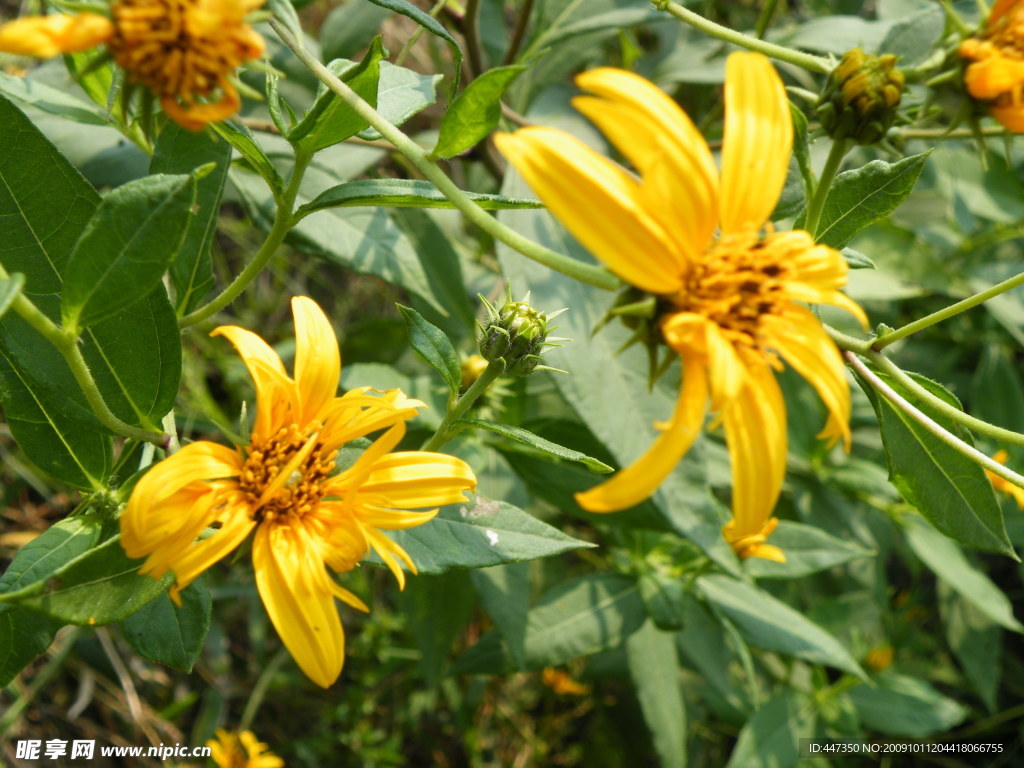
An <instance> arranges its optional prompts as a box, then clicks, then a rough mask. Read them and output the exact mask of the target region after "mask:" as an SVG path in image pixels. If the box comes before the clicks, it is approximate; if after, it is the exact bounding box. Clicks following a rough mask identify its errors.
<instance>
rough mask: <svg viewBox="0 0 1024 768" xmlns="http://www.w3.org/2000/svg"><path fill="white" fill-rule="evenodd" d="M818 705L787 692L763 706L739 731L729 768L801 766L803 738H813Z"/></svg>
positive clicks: (728, 764) (796, 694) (803, 696)
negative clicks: (801, 742) (801, 741)
mask: <svg viewBox="0 0 1024 768" xmlns="http://www.w3.org/2000/svg"><path fill="white" fill-rule="evenodd" d="M816 709H817V707H816V705H815V703H814V702H813V701H812V700H811V699H810V698H809V697H808V696H806V695H805V694H802V693H798V692H797V691H791V690H785V691H782V692H781V693H779V694H777V695H776V696H774V697H773V698H772V699H770V700H769V701H767V702H765V703H764V704H762V705H761V708H760V709H758V710H757V712H755V713H754V716H753V717H751V718H750V719H749V720H747V722H746V724H745V725H744V726H743V729H742V730H741V731H740V735H739V738H738V739H737V740H736V746H735V747H734V748H733V751H732V755H731V756H730V757H729V762H728V763H727V765H726V768H783V767H784V766H796V765H799V764H800V739H809V738H812V737H813V736H814V721H815V710H816Z"/></svg>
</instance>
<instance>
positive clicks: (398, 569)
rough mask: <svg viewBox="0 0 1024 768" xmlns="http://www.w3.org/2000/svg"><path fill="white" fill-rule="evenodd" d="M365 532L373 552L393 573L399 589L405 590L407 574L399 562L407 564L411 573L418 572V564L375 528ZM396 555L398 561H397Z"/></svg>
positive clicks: (367, 529) (365, 529) (366, 529)
mask: <svg viewBox="0 0 1024 768" xmlns="http://www.w3.org/2000/svg"><path fill="white" fill-rule="evenodd" d="M363 530H364V532H365V533H366V538H367V539H368V540H369V542H370V546H372V547H373V551H374V552H376V553H377V555H378V556H379V557H380V559H381V560H383V561H384V564H385V565H387V567H388V569H389V570H390V571H391V573H392V574H394V576H395V580H396V581H397V582H398V588H399V589H405V572H404V571H403V570H402V566H400V565H399V564H398V560H401V561H402V562H403V563H405V565H406V567H407V568H408V569H409V571H410V572H411V573H416V572H417V571H416V563H414V562H413V561H412V558H411V557H409V554H408V553H407V552H406V551H405V550H404V549H402V547H401V546H399V545H398V544H396V543H395V542H393V541H392V540H391V539H389V538H388V537H387V536H385V535H384V534H383V533H381V532H380V531H378V530H376V529H374V528H364V529H363ZM396 555H397V558H398V559H396Z"/></svg>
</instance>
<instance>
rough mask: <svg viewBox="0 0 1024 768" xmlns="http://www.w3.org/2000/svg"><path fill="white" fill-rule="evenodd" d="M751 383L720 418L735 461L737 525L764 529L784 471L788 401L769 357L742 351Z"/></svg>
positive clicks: (742, 531) (738, 531)
mask: <svg viewBox="0 0 1024 768" xmlns="http://www.w3.org/2000/svg"><path fill="white" fill-rule="evenodd" d="M744 363H745V364H746V366H747V381H748V383H747V386H746V388H745V389H744V390H743V392H742V393H741V394H740V396H739V397H737V398H735V399H734V400H733V401H732V402H731V403H729V404H728V405H727V406H726V407H725V408H723V409H722V422H723V425H724V427H725V441H726V444H727V445H728V448H729V462H730V464H731V466H732V510H733V530H734V532H735V535H736V536H737V537H743V536H750V535H753V534H756V533H758V532H760V531H761V529H762V528H763V527H764V525H765V523H766V522H767V520H768V518H770V517H771V514H772V510H773V509H774V508H775V502H776V500H777V499H778V498H779V493H780V491H781V490H782V480H783V477H784V476H785V474H786V450H787V437H786V406H785V403H784V402H783V399H782V392H781V391H780V390H779V385H778V383H777V382H776V381H775V376H774V375H773V374H772V371H771V369H770V368H769V366H768V363H767V362H766V361H765V360H764V359H763V358H762V357H761V356H760V354H759V353H756V352H754V353H749V354H746V355H744Z"/></svg>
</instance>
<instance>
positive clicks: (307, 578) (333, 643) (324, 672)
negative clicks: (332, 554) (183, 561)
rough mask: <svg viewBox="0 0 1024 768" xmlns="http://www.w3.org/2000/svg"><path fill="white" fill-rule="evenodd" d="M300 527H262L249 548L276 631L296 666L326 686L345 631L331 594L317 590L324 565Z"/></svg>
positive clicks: (337, 667) (340, 658)
mask: <svg viewBox="0 0 1024 768" xmlns="http://www.w3.org/2000/svg"><path fill="white" fill-rule="evenodd" d="M310 547H311V545H310V543H309V542H308V541H306V537H305V536H304V535H303V532H302V529H301V528H300V527H299V526H290V525H261V526H260V527H259V529H258V530H257V531H256V537H255V540H254V541H253V547H252V564H253V569H254V570H255V572H256V587H257V589H259V592H260V597H261V598H262V599H263V604H264V605H265V606H266V608H267V614H268V615H269V616H270V620H271V622H273V624H274V628H275V629H277V634H278V635H279V636H280V637H281V642H283V643H284V645H285V647H286V648H287V649H288V652H289V653H290V654H291V655H292V657H293V658H294V659H295V662H296V663H297V664H298V665H299V668H300V669H301V670H302V671H303V672H304V673H305V674H306V676H307V677H308V678H309V679H310V680H312V681H313V682H314V683H316V684H317V685H319V686H320V687H322V688H327V687H329V686H330V685H331V684H332V683H333V682H334V681H335V680H337V679H338V675H340V674H341V667H342V664H343V663H344V660H345V635H344V632H343V630H342V626H341V619H340V618H339V616H338V608H337V606H335V604H334V595H333V593H332V592H330V591H324V590H323V589H321V588H320V584H319V582H320V578H322V577H323V575H324V574H318V573H316V570H315V569H316V568H317V567H319V569H320V570H321V571H323V569H324V566H323V563H319V564H317V562H316V561H315V559H312V558H310V557H309V550H310Z"/></svg>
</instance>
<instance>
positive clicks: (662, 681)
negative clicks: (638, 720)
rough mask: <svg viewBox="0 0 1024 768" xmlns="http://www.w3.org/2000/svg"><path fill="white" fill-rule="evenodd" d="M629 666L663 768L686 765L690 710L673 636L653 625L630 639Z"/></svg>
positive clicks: (628, 647)
mask: <svg viewBox="0 0 1024 768" xmlns="http://www.w3.org/2000/svg"><path fill="white" fill-rule="evenodd" d="M626 662H627V664H628V666H629V676H630V678H632V680H633V686H634V688H635V690H636V696H637V699H639V700H640V711H641V712H643V715H644V721H645V722H646V723H647V728H648V730H650V732H651V736H652V738H653V741H654V751H655V753H657V755H658V762H659V763H660V765H661V766H662V768H683V766H685V765H686V732H687V728H686V710H685V708H684V707H683V695H682V691H681V689H680V679H679V658H678V657H677V656H676V644H675V640H674V638H673V636H672V635H671V634H669V633H668V632H662V631H660V630H659V629H658V628H657V627H655V626H654V624H653V623H652V622H650V621H648V622H646V623H645V624H644V625H643V626H642V627H640V629H639V630H637V631H636V632H634V633H633V634H632V635H630V636H629V637H628V638H627V639H626Z"/></svg>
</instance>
